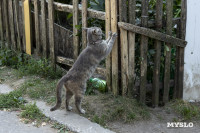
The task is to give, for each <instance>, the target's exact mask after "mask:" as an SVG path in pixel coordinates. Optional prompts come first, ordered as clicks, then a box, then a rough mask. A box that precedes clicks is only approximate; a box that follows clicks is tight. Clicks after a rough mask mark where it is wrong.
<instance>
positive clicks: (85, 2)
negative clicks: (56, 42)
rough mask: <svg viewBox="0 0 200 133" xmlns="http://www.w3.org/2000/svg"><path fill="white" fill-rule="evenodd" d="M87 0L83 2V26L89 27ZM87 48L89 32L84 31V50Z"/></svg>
mask: <svg viewBox="0 0 200 133" xmlns="http://www.w3.org/2000/svg"><path fill="white" fill-rule="evenodd" d="M87 5H88V1H87V0H82V26H83V27H85V28H86V27H87ZM86 46H87V32H86V31H85V30H82V49H84V48H86Z"/></svg>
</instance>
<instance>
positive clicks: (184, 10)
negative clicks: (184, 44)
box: [177, 0, 187, 98]
mask: <svg viewBox="0 0 200 133" xmlns="http://www.w3.org/2000/svg"><path fill="white" fill-rule="evenodd" d="M181 2H182V4H181V39H183V40H185V34H186V19H187V0H182V1H181ZM184 50H185V48H180V49H179V73H178V77H179V78H178V95H177V98H183V76H184Z"/></svg>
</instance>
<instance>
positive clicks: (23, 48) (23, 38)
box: [21, 0, 26, 51]
mask: <svg viewBox="0 0 200 133" xmlns="http://www.w3.org/2000/svg"><path fill="white" fill-rule="evenodd" d="M21 2H23V3H24V0H22V1H21ZM23 3H22V5H21V6H22V8H21V10H22V14H21V16H22V25H23V27H21V28H22V34H23V36H22V42H23V43H22V44H23V45H22V46H21V49H22V50H23V51H26V36H25V18H24V4H23Z"/></svg>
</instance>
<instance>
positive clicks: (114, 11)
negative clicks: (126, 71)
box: [110, 0, 119, 95]
mask: <svg viewBox="0 0 200 133" xmlns="http://www.w3.org/2000/svg"><path fill="white" fill-rule="evenodd" d="M110 4H111V11H112V12H111V30H112V32H113V33H114V32H118V27H117V22H118V20H117V17H118V12H117V8H118V5H117V0H110ZM118 55H119V54H118V39H116V41H115V44H114V46H113V49H112V91H113V93H114V95H118V94H119V76H118V72H119V69H118Z"/></svg>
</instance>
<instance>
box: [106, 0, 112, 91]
mask: <svg viewBox="0 0 200 133" xmlns="http://www.w3.org/2000/svg"><path fill="white" fill-rule="evenodd" d="M110 6H111V5H110V0H106V1H105V10H106V20H105V21H106V38H108V33H109V31H111V10H110V9H111V7H110ZM111 63H112V62H111V54H109V55H108V57H107V58H106V81H107V87H108V90H109V91H111V81H112V79H111Z"/></svg>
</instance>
